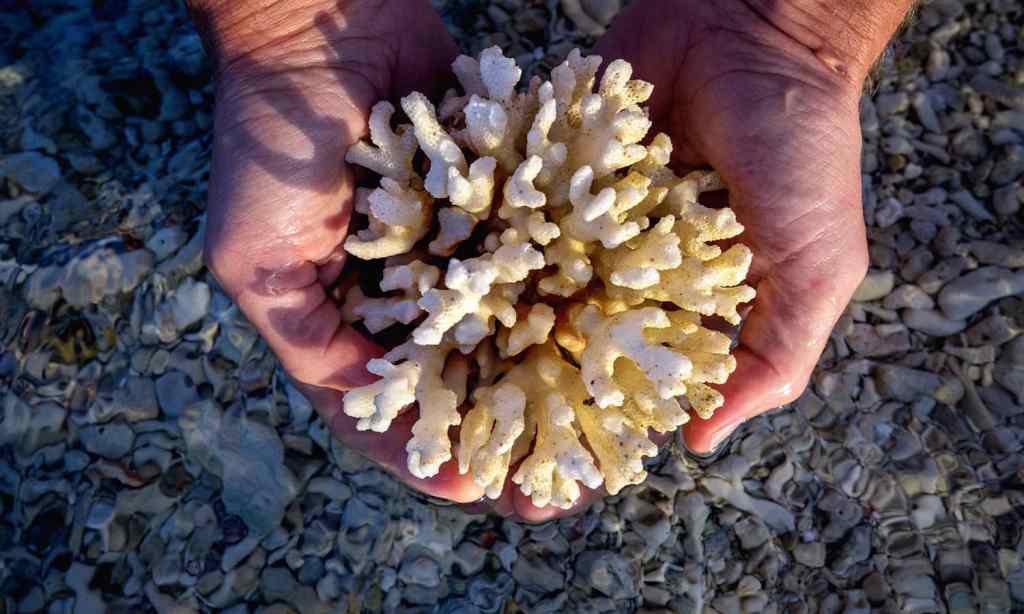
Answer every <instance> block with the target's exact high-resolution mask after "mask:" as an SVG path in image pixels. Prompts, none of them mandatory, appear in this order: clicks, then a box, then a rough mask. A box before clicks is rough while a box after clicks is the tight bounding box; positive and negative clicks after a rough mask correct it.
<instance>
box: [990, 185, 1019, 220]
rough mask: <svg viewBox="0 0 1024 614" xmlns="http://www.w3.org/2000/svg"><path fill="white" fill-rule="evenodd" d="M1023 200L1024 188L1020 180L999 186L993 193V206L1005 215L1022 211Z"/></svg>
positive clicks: (997, 211) (1000, 213)
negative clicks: (1023, 188)
mask: <svg viewBox="0 0 1024 614" xmlns="http://www.w3.org/2000/svg"><path fill="white" fill-rule="evenodd" d="M1021 201H1024V190H1021V186H1020V183H1019V182H1018V183H1013V184H1010V185H1006V186H1003V187H1001V188H997V189H996V190H995V191H994V192H993V193H992V208H993V209H995V211H996V213H998V214H999V215H1001V216H1003V217H1009V216H1011V215H1014V214H1015V213H1017V212H1018V211H1020V204H1021Z"/></svg>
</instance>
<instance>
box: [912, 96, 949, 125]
mask: <svg viewBox="0 0 1024 614" xmlns="http://www.w3.org/2000/svg"><path fill="white" fill-rule="evenodd" d="M913 105H914V111H915V112H916V113H917V119H919V120H920V121H921V125H922V126H924V127H925V128H926V129H927V130H929V131H931V132H935V133H941V132H942V124H941V123H940V122H939V116H938V115H937V114H936V113H935V107H934V106H933V105H932V99H931V98H930V97H929V96H928V93H927V92H917V93H916V94H914V99H913Z"/></svg>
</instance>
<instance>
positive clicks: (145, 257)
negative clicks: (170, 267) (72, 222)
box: [25, 248, 153, 309]
mask: <svg viewBox="0 0 1024 614" xmlns="http://www.w3.org/2000/svg"><path fill="white" fill-rule="evenodd" d="M152 269H153V254H151V253H150V252H149V251H148V250H145V249H139V250H135V251H131V252H127V253H122V254H119V253H117V252H115V251H114V250H113V249H109V248H100V249H96V250H94V251H92V252H91V253H88V254H87V255H85V256H80V257H78V258H75V259H74V260H72V261H71V262H69V263H68V264H67V265H66V266H64V267H59V266H48V267H43V268H41V269H38V270H37V271H36V272H35V273H33V274H32V277H31V278H30V279H29V283H28V284H27V287H26V290H25V291H26V298H27V299H28V301H29V302H30V303H32V304H33V305H35V306H37V307H40V308H45V309H48V308H49V307H50V306H51V305H52V304H53V302H54V301H56V299H57V298H58V297H59V296H61V295H63V297H64V300H65V301H67V302H68V303H70V304H71V305H74V306H75V307H85V306H86V305H94V304H97V303H99V302H100V301H102V300H103V299H104V298H105V297H107V296H113V295H115V294H118V293H121V292H130V291H131V290H134V289H135V287H136V286H138V285H139V283H141V282H142V280H143V278H144V277H145V276H146V275H148V274H149V272H150V271H151V270H152Z"/></svg>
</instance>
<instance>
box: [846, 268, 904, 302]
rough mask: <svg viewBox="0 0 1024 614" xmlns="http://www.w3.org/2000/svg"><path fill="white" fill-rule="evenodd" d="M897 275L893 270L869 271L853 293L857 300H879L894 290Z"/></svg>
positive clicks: (854, 298)
mask: <svg viewBox="0 0 1024 614" xmlns="http://www.w3.org/2000/svg"><path fill="white" fill-rule="evenodd" d="M895 283H896V276H895V275H893V273H892V271H869V272H868V274H867V275H865V277H864V281H862V282H860V286H858V287H857V290H856V292H854V293H853V300H855V301H862V302H866V301H877V300H878V299H880V298H883V297H885V296H886V295H887V294H889V293H890V292H892V289H893V286H894V285H895Z"/></svg>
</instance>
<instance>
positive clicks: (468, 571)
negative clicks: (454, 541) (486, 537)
mask: <svg viewBox="0 0 1024 614" xmlns="http://www.w3.org/2000/svg"><path fill="white" fill-rule="evenodd" d="M486 561H487V551H486V550H484V549H483V548H481V547H480V546H477V545H476V544H474V543H473V542H469V541H463V542H462V543H461V544H459V547H458V548H456V549H455V551H454V552H452V563H453V564H454V565H455V566H456V567H457V568H458V569H459V572H460V573H462V575H464V576H467V577H469V576H473V575H474V574H476V573H478V572H479V571H480V570H481V569H483V568H484V563H485V562H486Z"/></svg>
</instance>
